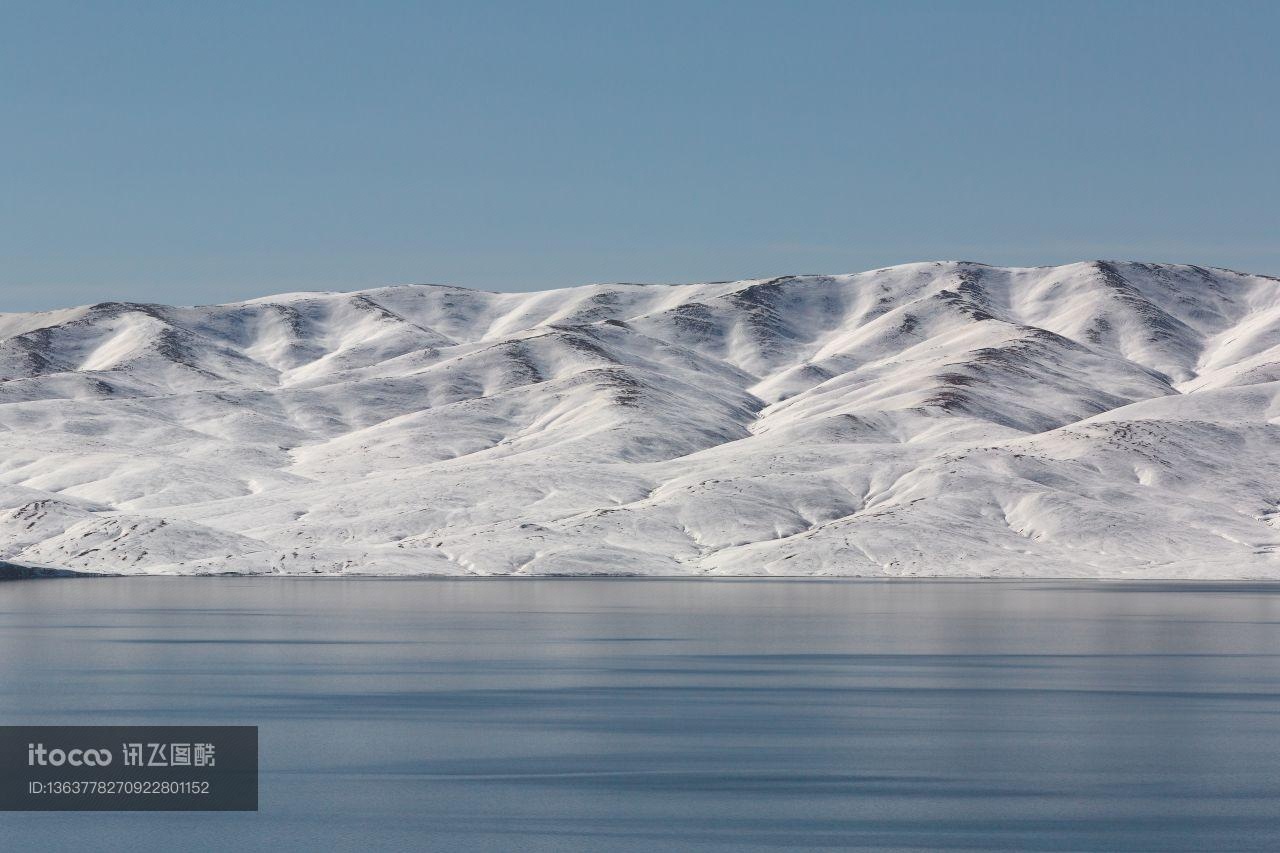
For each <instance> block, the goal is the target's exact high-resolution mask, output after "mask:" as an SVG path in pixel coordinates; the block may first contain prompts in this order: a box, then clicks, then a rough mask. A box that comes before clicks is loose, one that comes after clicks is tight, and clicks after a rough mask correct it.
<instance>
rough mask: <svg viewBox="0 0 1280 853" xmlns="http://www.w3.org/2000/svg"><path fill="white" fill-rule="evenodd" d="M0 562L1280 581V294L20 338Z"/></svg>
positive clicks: (1141, 287) (573, 294)
mask: <svg viewBox="0 0 1280 853" xmlns="http://www.w3.org/2000/svg"><path fill="white" fill-rule="evenodd" d="M0 563H11V564H16V565H21V566H27V567H50V568H58V569H73V570H77V571H86V572H109V573H130V574H132V573H142V572H166V573H168V572H175V573H207V572H227V571H234V572H248V573H258V572H280V573H303V572H305V573H310V572H325V573H338V572H345V573H377V574H400V573H405V574H414V573H421V574H505V573H517V574H548V573H609V574H613V573H641V574H662V575H675V574H744V575H757V574H786V575H823V574H834V575H958V576H971V575H1000V576H1107V577H1280V280H1278V279H1275V278H1270V277H1266V276H1257V275H1244V274H1241V273H1236V272H1231V271H1228V270H1221V269H1203V268H1200V267H1194V266H1174V265H1151V264H1136V263H1120V262H1105V263H1104V262H1097V263H1080V264H1072V265H1069V266H1061V267H1037V268H1024V269H1006V268H997V267H989V266H984V265H982V264H976V263H961V262H954V263H953V262H947V263H921V264H910V265H905V266H899V267H892V268H888V269H881V270H875V271H872V272H866V273H860V274H857V275H839V276H788V277H784V278H776V279H769V280H755V281H737V282H717V283H712V284H693V285H634V284H613V285H593V286H588V287H576V288H568V289H564V290H554V291H547V292H542V293H485V292H478V291H472V290H465V289H461V288H455V287H440V286H434V285H430V286H427V285H424V286H405V287H388V288H382V289H377V290H369V291H364V292H360V293H296V294H288V295H284V296H275V297H269V298H264V299H257V300H252V301H249V302H242V303H237V304H232V305H220V306H213V307H202V308H172V307H167V306H162V305H137V304H128V303H115V302H112V303H103V304H99V305H94V306H90V307H83V308H73V309H67V310H60V311H51V312H46V313H39V314H0Z"/></svg>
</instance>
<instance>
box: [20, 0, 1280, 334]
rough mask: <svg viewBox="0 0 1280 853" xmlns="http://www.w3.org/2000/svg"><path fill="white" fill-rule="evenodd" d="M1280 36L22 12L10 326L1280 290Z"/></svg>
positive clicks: (760, 20)
mask: <svg viewBox="0 0 1280 853" xmlns="http://www.w3.org/2000/svg"><path fill="white" fill-rule="evenodd" d="M1277 31H1280V3H1246V2H1237V3H1221V4H1218V3H1207V2H1205V3H1186V4H1183V3H1176V2H1159V3H1139V2H1128V3H1126V2H1108V3H1087V2H1079V0H1072V2H1058V3H1036V2H1017V3H991V2H988V3H981V2H963V3H960V2H957V3H912V2H892V3H889V2H885V3H857V2H838V3H824V2H790V3H782V2H776V3H752V2H724V3H720V2H698V0H681V2H672V3H666V2H644V3H641V2H626V3H621V2H620V3H611V2H603V0H594V2H587V3H560V2H541V3H529V2H521V3H484V2H476V1H475V0H470V2H466V3H456V4H455V3H391V2H364V3H354V2H347V3H328V2H322V0H310V2H305V3H287V2H278V3H237V2H217V3H209V2H199V3H184V2H177V0H171V2H154V3H136V2H112V3H102V2H83V3H64V2H56V0H39V2H10V0H0V106H2V107H3V111H2V113H0V116H2V119H0V121H2V122H3V124H2V125H0V170H2V171H0V185H2V186H0V311H3V310H30V309H37V308H44V307H50V306H55V305H68V304H77V303H83V302H94V301H102V300H105V299H116V298H119V299H140V300H151V301H164V302H176V303H188V304H189V303H207V302H215V301H224V300H229V299H236V298H245V297H249V296H255V295H262V294H266V293H271V292H276V291H283V290H298V289H353V288H359V287H370V286H376V285H382V284H393V283H405V282H423V281H429V282H448V283H454V284H462V285H467V286H473V287H481V288H486V289H493V290H529V289H537V288H544V287H554V286H564V285H571V284H581V283H586V282H592V281H619V280H620V281H693V280H706V279H727V278H740V277H752V276H765V275H775V274H782V273H789V272H841V271H854V270H860V269H867V268H872V267H878V266H883V265H887V264H892V263H899V262H906V261H912V260H928V259H942V258H962V259H967V260H979V261H986V262H988V263H1000V264H1047V263H1059V262H1064V261H1071V260H1078V259H1083V258H1094V257H1107V258H1131V259H1140V260H1156V261H1181V262H1193V263H1200V264H1211V265H1221V266H1230V267H1234V268H1239V269H1246V270H1250V271H1255V272H1267V273H1273V274H1275V273H1280V106H1278V95H1277V93H1278V92H1280V50H1277V48H1276V45H1275V43H1274V38H1275V34H1276V32H1277Z"/></svg>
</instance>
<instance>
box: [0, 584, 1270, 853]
mask: <svg viewBox="0 0 1280 853" xmlns="http://www.w3.org/2000/svg"><path fill="white" fill-rule="evenodd" d="M0 719H3V721H4V722H6V723H10V724H58V723H66V724H81V725H84V724H106V723H113V724H146V723H156V724H160V723H173V724H180V723H223V724H227V723H237V724H256V725H258V726H260V727H261V754H262V765H263V775H262V786H261V811H260V812H259V813H257V814H197V813H178V814H158V813H149V814H146V813H144V814H138V813H107V814H103V813H98V814H74V813H64V814H34V813H23V814H13V813H9V814H3V813H0V839H3V840H2V841H0V845H2V846H4V847H5V848H6V849H13V850H46V849H48V850H73V849H94V850H114V849H120V850H125V849H127V850H141V851H170V850H179V849H187V850H190V849H234V850H273V851H281V850H291V849H304V850H317V849H350V850H367V849H405V850H408V849H418V850H439V851H469V850H481V851H499V850H501V851H506V850H522V851H654V850H723V851H766V850H767V851H778V850H794V849H812V850H830V849H839V848H859V849H883V850H950V849H955V850H1019V851H1024V850H1025V851H1066V850H1145V851H1176V850H1205V849H1214V850H1223V849H1232V850H1274V849H1277V848H1278V847H1280V774H1278V773H1277V769H1278V768H1280V586H1274V585H1267V584H1120V583H1093V584H1091V583H1056V582H1038V583H1023V582H990V581H978V582H963V581H920V582H914V581H911V582H908V581H894V582H875V581H812V580H810V581H772V580H742V581H733V580H716V581H693V580H679V581H659V580H484V581H480V580H477V581H454V580H405V581H400V580H336V579H316V580H301V579H198V578H192V579H179V578H107V579H66V580H62V579H59V580H31V581H13V582H7V583H0Z"/></svg>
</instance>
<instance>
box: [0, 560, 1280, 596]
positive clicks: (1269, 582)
mask: <svg viewBox="0 0 1280 853" xmlns="http://www.w3.org/2000/svg"><path fill="white" fill-rule="evenodd" d="M86 578H99V579H106V578H111V579H115V580H121V579H151V580H154V579H157V578H167V579H173V580H179V579H182V580H193V579H224V580H260V579H261V580H265V579H275V580H288V581H292V580H320V581H353V580H354V581H461V582H485V581H632V582H634V581H654V582H657V581H684V582H692V581H714V582H717V583H759V582H785V583H796V582H801V583H930V584H939V583H941V584H962V583H986V584H1019V583H1027V584H1055V583H1062V584H1071V585H1077V584H1079V585H1097V586H1099V587H1107V588H1109V589H1116V590H1123V589H1125V588H1126V587H1127V588H1129V589H1132V590H1135V591H1137V590H1146V591H1156V589H1155V588H1157V587H1160V586H1164V587H1165V588H1166V589H1169V590H1172V589H1187V590H1196V591H1200V592H1241V591H1245V590H1247V589H1249V588H1250V587H1252V588H1254V589H1255V590H1256V591H1259V592H1261V591H1268V592H1280V578H1159V577H1155V578H1106V577H1055V576H1039V577H998V576H991V575H987V576H974V577H957V576H954V575H913V576H910V577H903V576H883V575H641V574H622V573H611V572H609V573H606V572H600V573H595V574H587V573H575V574H567V573H566V574H545V575H518V574H493V575H433V574H422V575H402V574H397V575H376V574H269V573H263V572H204V573H200V574H187V575H180V574H119V573H106V572H78V571H74V570H72V569H57V568H49V567H39V566H22V565H18V564H16V563H6V562H4V561H0V583H3V582H4V581H19V580H50V579H77V580H78V579H86Z"/></svg>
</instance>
